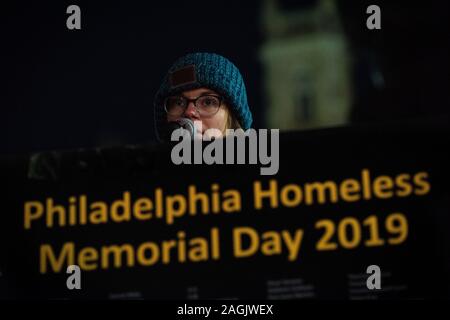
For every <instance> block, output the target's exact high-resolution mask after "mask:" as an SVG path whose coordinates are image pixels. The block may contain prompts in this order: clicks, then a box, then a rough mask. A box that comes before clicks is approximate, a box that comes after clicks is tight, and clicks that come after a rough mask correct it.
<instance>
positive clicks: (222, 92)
mask: <svg viewBox="0 0 450 320" xmlns="http://www.w3.org/2000/svg"><path fill="white" fill-rule="evenodd" d="M154 107H155V128H156V135H157V138H158V140H160V141H167V140H170V136H169V135H170V131H169V130H168V123H170V122H174V121H177V120H179V119H181V118H188V119H190V120H192V121H193V122H194V123H195V125H196V135H197V137H199V138H203V137H204V136H205V135H207V134H208V133H210V132H214V131H215V132H216V133H217V134H215V135H216V136H217V135H218V134H221V135H226V133H227V131H226V130H227V129H238V128H242V129H244V130H247V129H249V128H250V126H251V124H252V120H253V119H252V114H251V111H250V109H249V106H248V102H247V93H246V89H245V84H244V80H243V78H242V75H241V73H240V72H239V70H238V68H237V67H236V66H235V65H234V64H233V63H232V62H231V61H229V60H228V59H226V58H225V57H222V56H220V55H218V54H214V53H204V52H198V53H190V54H187V55H185V56H182V57H181V58H179V59H178V60H177V61H175V63H174V64H173V65H172V67H170V69H169V70H168V72H167V74H166V76H165V77H164V79H163V82H162V84H161V87H160V88H159V90H158V92H157V94H156V96H155V100H154ZM210 129H216V130H210Z"/></svg>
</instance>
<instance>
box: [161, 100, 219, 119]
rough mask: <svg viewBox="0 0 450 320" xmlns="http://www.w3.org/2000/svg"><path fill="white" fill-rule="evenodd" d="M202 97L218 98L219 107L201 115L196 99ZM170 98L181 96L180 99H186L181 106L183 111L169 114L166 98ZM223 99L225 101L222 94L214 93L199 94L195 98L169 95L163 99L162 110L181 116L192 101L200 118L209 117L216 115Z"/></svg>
mask: <svg viewBox="0 0 450 320" xmlns="http://www.w3.org/2000/svg"><path fill="white" fill-rule="evenodd" d="M204 97H214V98H217V99H219V107H218V108H217V110H216V111H215V112H214V113H211V114H208V115H203V114H201V113H200V111H199V110H200V109H199V107H197V101H198V100H199V99H200V98H204ZM170 98H181V99H184V101H186V104H185V106H184V108H183V111H182V112H181V113H180V114H176V115H175V114H171V113H170V112H169V111H168V110H167V100H168V99H170ZM224 101H225V98H224V97H223V96H220V95H215V94H203V95H200V96H198V97H197V98H194V99H189V98H186V97H184V96H182V95H177V96H169V97H167V98H165V99H164V111H165V112H166V113H167V114H168V115H171V116H181V115H183V114H184V113H185V112H186V109H187V107H188V106H189V104H190V103H191V102H193V103H194V106H195V108H196V110H197V112H198V114H199V115H200V116H201V117H202V118H210V117H212V116H214V115H216V114H217V112H219V110H220V108H221V107H222V103H223V102H224Z"/></svg>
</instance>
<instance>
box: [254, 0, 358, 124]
mask: <svg viewBox="0 0 450 320" xmlns="http://www.w3.org/2000/svg"><path fill="white" fill-rule="evenodd" d="M261 25H262V28H263V36H264V37H265V39H264V42H263V45H262V48H261V56H260V58H261V61H262V66H263V70H264V75H265V79H264V92H265V97H264V98H265V103H266V113H265V122H266V124H267V127H269V128H280V129H307V128H312V127H319V126H320V127H323V126H334V125H341V124H345V123H347V122H348V119H349V112H350V107H351V102H352V101H351V96H352V94H351V74H350V61H349V54H348V48H347V45H346V39H345V37H344V33H343V30H342V27H341V23H340V18H339V14H338V12H337V8H336V4H335V1H333V0H317V1H311V0H309V1H300V0H296V1H294V0H264V3H263V5H262V11H261Z"/></svg>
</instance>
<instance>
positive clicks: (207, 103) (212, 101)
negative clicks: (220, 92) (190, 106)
mask: <svg viewBox="0 0 450 320" xmlns="http://www.w3.org/2000/svg"><path fill="white" fill-rule="evenodd" d="M202 105H203V106H205V107H214V106H216V105H217V100H216V99H215V98H211V97H206V98H204V99H203V100H202Z"/></svg>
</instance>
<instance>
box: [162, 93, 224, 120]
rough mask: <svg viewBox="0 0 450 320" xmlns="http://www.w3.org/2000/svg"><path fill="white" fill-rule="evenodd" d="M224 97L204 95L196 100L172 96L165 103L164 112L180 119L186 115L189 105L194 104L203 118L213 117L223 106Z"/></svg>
mask: <svg viewBox="0 0 450 320" xmlns="http://www.w3.org/2000/svg"><path fill="white" fill-rule="evenodd" d="M222 101H223V97H221V96H215V95H210V94H207V95H203V96H200V97H197V98H195V99H188V98H186V97H183V96H170V97H167V98H166V99H165V101H164V110H166V112H167V114H169V115H171V116H174V117H178V116H181V115H183V114H184V113H185V111H186V109H187V107H188V105H189V103H191V102H194V105H195V108H196V110H197V112H198V113H199V115H200V116H201V117H212V116H213V115H215V114H216V113H217V112H218V111H219V109H220V106H221V104H222Z"/></svg>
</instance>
